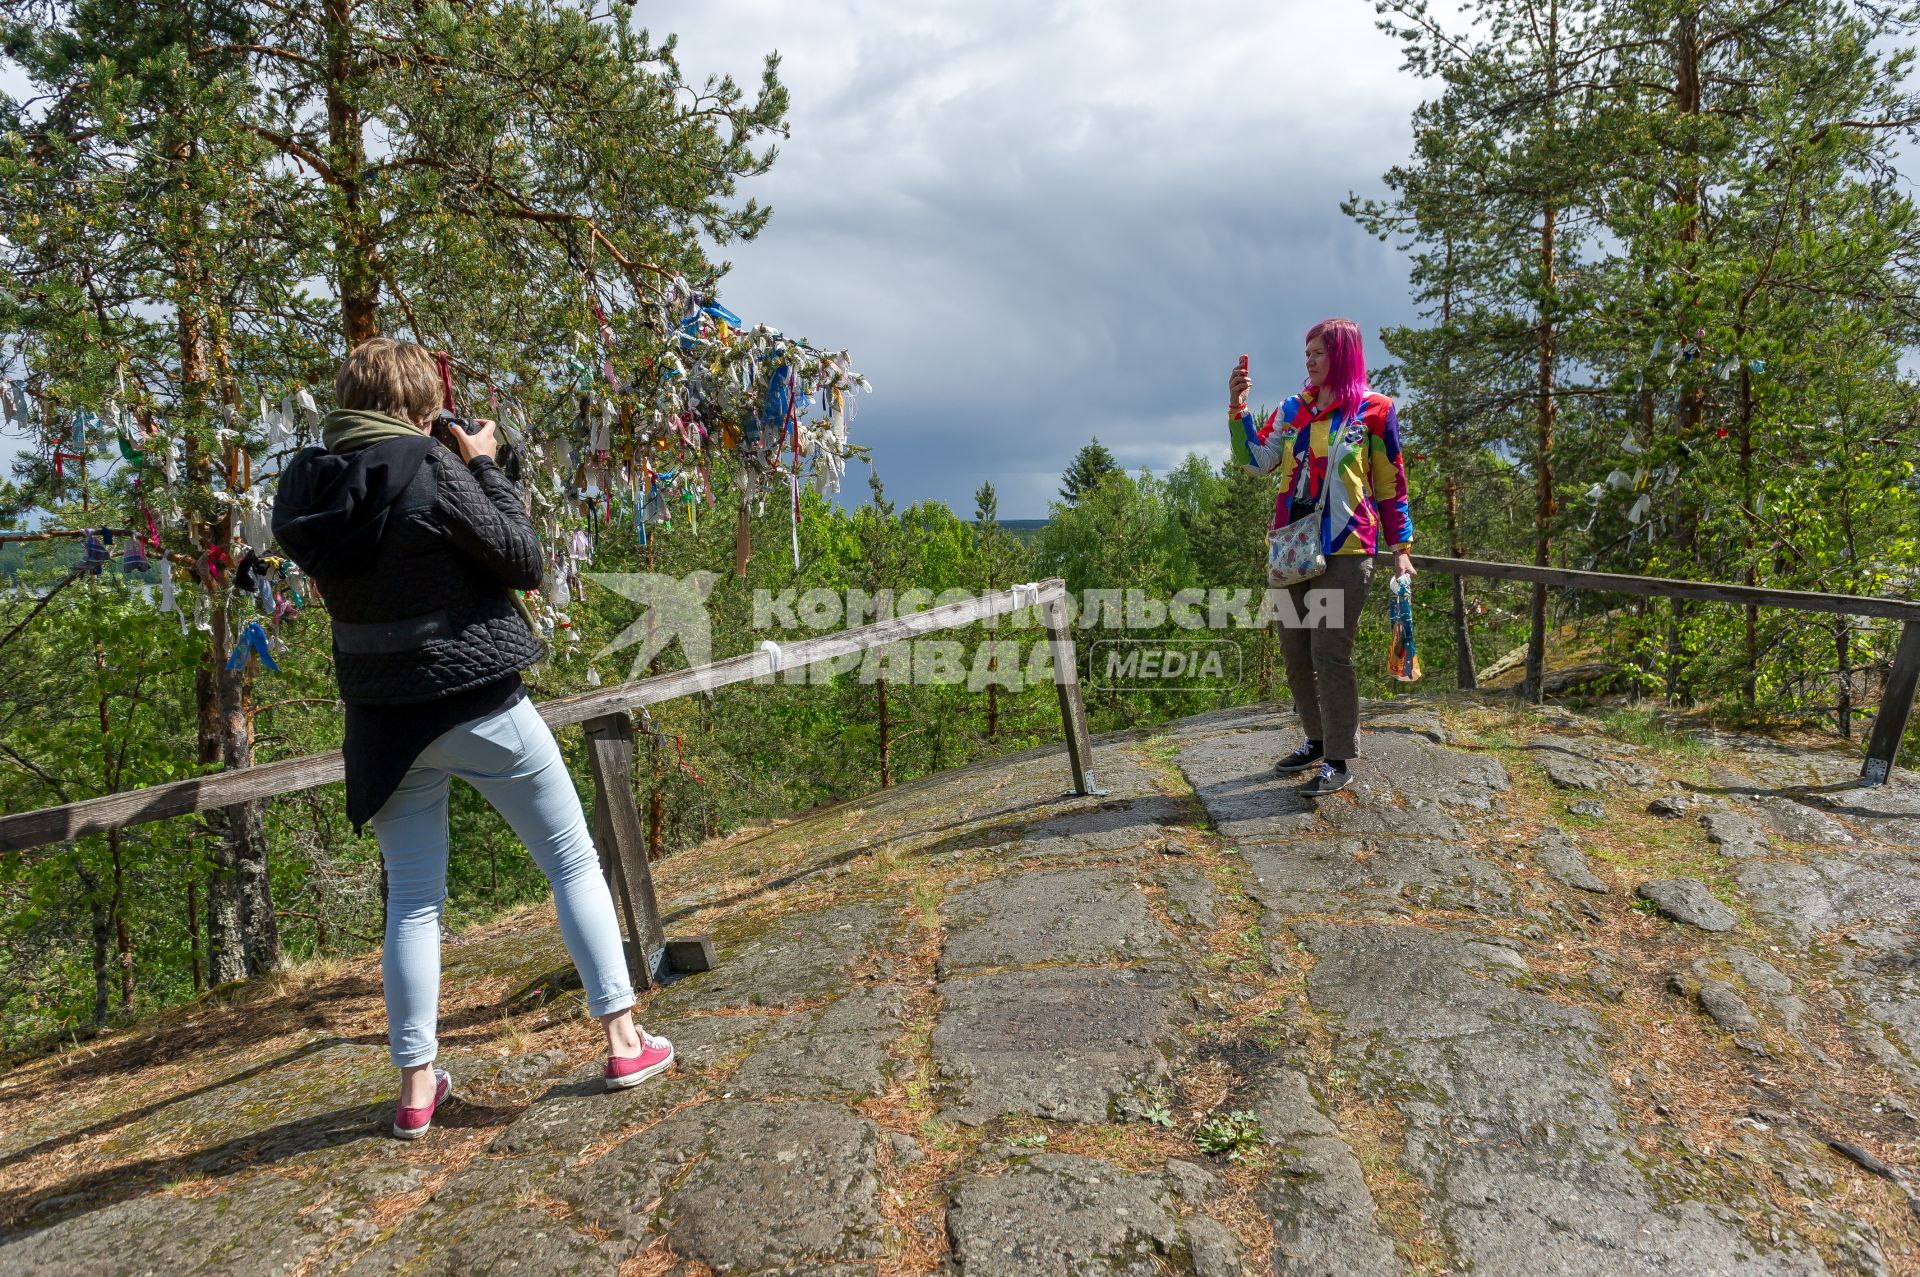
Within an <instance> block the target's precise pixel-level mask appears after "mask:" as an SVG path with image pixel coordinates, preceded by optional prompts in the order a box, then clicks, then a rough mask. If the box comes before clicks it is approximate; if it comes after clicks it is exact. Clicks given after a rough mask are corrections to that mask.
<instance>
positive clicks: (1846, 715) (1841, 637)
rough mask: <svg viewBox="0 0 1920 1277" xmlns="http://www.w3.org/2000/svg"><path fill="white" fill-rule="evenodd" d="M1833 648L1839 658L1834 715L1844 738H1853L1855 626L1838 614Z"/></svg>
mask: <svg viewBox="0 0 1920 1277" xmlns="http://www.w3.org/2000/svg"><path fill="white" fill-rule="evenodd" d="M1833 650H1834V655H1835V656H1837V657H1838V658H1839V669H1838V670H1837V671H1835V672H1836V674H1837V675H1838V677H1839V684H1840V687H1839V691H1840V696H1839V699H1838V700H1836V701H1835V702H1834V707H1833V716H1834V720H1835V724H1836V725H1837V726H1838V727H1839V729H1840V737H1841V739H1842V740H1852V739H1853V626H1852V625H1851V624H1849V622H1848V618H1847V617H1844V616H1837V617H1835V618H1834V620H1833Z"/></svg>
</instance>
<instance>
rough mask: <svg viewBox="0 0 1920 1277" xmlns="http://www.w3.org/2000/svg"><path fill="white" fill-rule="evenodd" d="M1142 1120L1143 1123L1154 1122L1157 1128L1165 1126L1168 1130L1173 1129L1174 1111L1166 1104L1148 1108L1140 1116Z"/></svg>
mask: <svg viewBox="0 0 1920 1277" xmlns="http://www.w3.org/2000/svg"><path fill="white" fill-rule="evenodd" d="M1140 1120H1141V1121H1143V1122H1152V1123H1153V1124H1154V1125H1155V1126H1164V1127H1166V1128H1167V1129H1168V1130H1172V1129H1173V1111H1172V1110H1171V1109H1169V1108H1168V1107H1167V1106H1166V1105H1164V1104H1154V1105H1150V1106H1148V1107H1147V1109H1146V1110H1145V1111H1143V1112H1142V1113H1141V1114H1140Z"/></svg>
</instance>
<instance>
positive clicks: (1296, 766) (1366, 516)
mask: <svg viewBox="0 0 1920 1277" xmlns="http://www.w3.org/2000/svg"><path fill="white" fill-rule="evenodd" d="M1306 359H1307V380H1306V384H1304V385H1303V386H1301V388H1300V391H1299V393H1298V394H1295V395H1293V396H1291V397H1290V398H1288V400H1287V401H1286V402H1285V403H1284V404H1281V405H1280V407H1279V409H1278V410H1277V411H1275V412H1273V413H1271V414H1269V415H1268V416H1267V418H1266V420H1265V421H1264V423H1262V422H1259V421H1258V420H1257V419H1256V417H1255V415H1254V414H1253V413H1252V412H1250V411H1249V410H1248V408H1247V392H1248V391H1250V390H1251V389H1252V388H1253V379H1252V376H1251V375H1250V374H1249V373H1248V371H1247V366H1246V360H1245V359H1242V360H1241V361H1240V366H1239V367H1238V368H1236V369H1234V371H1233V375H1232V377H1231V378H1230V379H1229V380H1228V382H1227V414H1228V430H1229V433H1230V436H1231V439H1232V443H1233V455H1234V459H1235V460H1236V461H1237V462H1239V463H1240V464H1241V465H1244V466H1246V467H1247V468H1248V469H1249V470H1250V471H1252V472H1253V473H1254V474H1272V473H1274V472H1276V471H1278V472H1279V474H1280V475H1281V478H1282V482H1281V485H1280V495H1279V498H1278V499H1277V500H1276V501H1275V503H1274V509H1273V521H1272V523H1271V524H1270V525H1269V531H1272V530H1273V529H1278V528H1284V527H1286V526H1287V525H1288V524H1289V523H1291V522H1292V521H1293V520H1294V519H1295V518H1299V517H1301V516H1304V515H1309V514H1311V513H1312V512H1313V510H1314V509H1315V508H1316V507H1318V509H1319V512H1320V548H1321V551H1322V552H1323V553H1324V554H1325V555H1326V570H1325V571H1324V572H1323V573H1322V574H1321V575H1319V576H1315V577H1311V578H1309V579H1307V580H1304V581H1299V582H1296V583H1295V584H1292V585H1289V586H1287V587H1286V589H1287V592H1288V594H1289V595H1290V596H1291V597H1292V602H1293V608H1292V613H1293V617H1294V618H1295V619H1297V618H1300V617H1304V616H1308V615H1313V613H1311V612H1309V611H1308V610H1307V608H1306V595H1307V593H1308V591H1311V590H1332V591H1336V592H1337V593H1336V596H1335V597H1334V599H1332V600H1331V602H1332V604H1333V606H1332V607H1331V608H1330V609H1329V610H1328V613H1327V616H1326V620H1325V621H1323V622H1322V623H1320V624H1316V625H1314V626H1312V627H1306V626H1302V625H1290V624H1284V623H1283V624H1282V625H1281V626H1280V654H1281V658H1282V659H1283V660H1284V661H1285V662H1286V666H1287V686H1288V688H1289V689H1290V690H1291V691H1292V693H1293V706H1294V711H1295V712H1296V713H1297V714H1299V716H1300V726H1301V727H1302V728H1303V729H1304V730H1305V732H1306V740H1305V741H1303V742H1302V743H1301V745H1300V747H1299V748H1298V749H1296V750H1294V751H1293V752H1292V753H1291V754H1288V755H1287V756H1286V757H1285V758H1283V759H1281V760H1280V761H1279V762H1277V763H1275V764H1274V770H1275V771H1277V772H1280V773H1282V774H1292V773H1294V772H1303V771H1307V770H1309V769H1311V768H1313V767H1315V766H1316V765H1318V768H1319V772H1318V774H1317V775H1316V776H1314V778H1313V779H1312V780H1311V781H1309V782H1308V784H1307V787H1306V792H1307V793H1309V794H1311V795H1314V796H1316V797H1317V796H1319V795H1321V794H1330V793H1333V792H1334V791H1335V790H1339V789H1344V788H1346V786H1347V784H1348V783H1349V782H1350V781H1351V779H1352V776H1351V774H1350V773H1349V772H1348V770H1347V764H1348V762H1350V761H1351V760H1352V759H1353V757H1354V754H1355V752H1356V744H1355V736H1356V735H1357V733H1358V731H1359V726H1360V688H1359V684H1358V682H1357V681H1356V680H1355V678H1354V672H1353V636H1354V632H1355V630H1356V629H1358V627H1359V624H1360V610H1361V608H1362V607H1363V606H1364V605H1365V604H1366V600H1367V586H1368V584H1369V583H1370V582H1371V581H1372V579H1373V556H1374V553H1375V552H1376V550H1378V549H1380V548H1383V547H1384V548H1387V549H1391V550H1392V551H1393V567H1394V572H1395V573H1396V574H1397V575H1401V576H1408V577H1411V576H1412V575H1413V574H1414V567H1413V560H1412V557H1411V554H1410V551H1411V548H1412V544H1413V520H1412V519H1411V517H1409V515H1408V513H1407V471H1406V466H1405V465H1404V464H1403V462H1402V461H1401V458H1400V421H1399V418H1398V416H1397V415H1396V414H1395V412H1394V406H1393V400H1391V399H1389V398H1387V397H1386V396H1385V395H1379V394H1375V393H1373V392H1372V391H1371V390H1369V389H1367V361H1366V356H1365V354H1364V352H1363V351H1362V349H1361V343H1360V329H1359V326H1358V325H1356V324H1354V323H1353V322H1352V321H1351V320H1346V319H1328V320H1323V321H1322V322H1320V323H1318V324H1315V325H1314V326H1313V327H1312V328H1311V329H1310V330H1309V331H1308V332H1307V349H1306ZM1330 462H1331V463H1330Z"/></svg>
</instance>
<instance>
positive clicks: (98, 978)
mask: <svg viewBox="0 0 1920 1277" xmlns="http://www.w3.org/2000/svg"><path fill="white" fill-rule="evenodd" d="M78 872H79V874H80V889H81V891H83V892H84V893H85V894H86V897H87V910H88V912H89V913H90V914H91V916H92V919H93V929H92V935H93V1025H94V1027H95V1028H100V1027H102V1026H104V1025H105V1024H106V1022H107V1018H108V1017H109V1016H111V1015H112V1014H113V982H112V979H111V976H110V968H109V966H108V963H109V961H110V959H109V958H108V956H107V949H108V945H109V944H110V943H111V941H110V940H109V939H108V937H109V936H110V935H111V934H112V932H113V927H112V925H111V923H110V921H109V919H108V917H107V906H106V902H105V901H104V900H102V899H101V896H102V895H103V894H104V893H103V892H102V891H101V889H100V880H99V879H98V878H96V877H94V875H93V874H92V872H90V871H89V870H86V869H81V870H79V871H78Z"/></svg>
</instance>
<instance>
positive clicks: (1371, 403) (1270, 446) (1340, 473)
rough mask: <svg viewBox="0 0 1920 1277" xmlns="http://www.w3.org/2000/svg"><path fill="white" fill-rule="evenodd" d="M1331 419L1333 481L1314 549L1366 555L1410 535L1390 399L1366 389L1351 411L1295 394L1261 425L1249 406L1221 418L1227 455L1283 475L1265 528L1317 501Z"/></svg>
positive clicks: (1252, 467) (1404, 476) (1282, 522)
mask: <svg viewBox="0 0 1920 1277" xmlns="http://www.w3.org/2000/svg"><path fill="white" fill-rule="evenodd" d="M1336 418H1338V422H1337V425H1338V429H1337V432H1336V438H1337V441H1338V442H1337V446H1336V448H1335V465H1334V472H1333V487H1332V488H1331V489H1330V490H1329V491H1328V493H1327V504H1326V508H1325V509H1324V510H1323V511H1322V512H1321V518H1320V541H1321V548H1322V549H1323V550H1325V552H1326V553H1328V554H1372V553H1374V552H1375V551H1376V550H1378V549H1385V548H1387V547H1390V546H1394V545H1398V544H1399V543H1400V542H1402V541H1412V540H1413V518H1412V516H1411V515H1409V514H1408V513H1407V469H1406V465H1405V463H1404V462H1402V460H1401V458H1400V418H1399V416H1398V414H1396V413H1395V411H1394V407H1393V400H1391V399H1389V398H1387V396H1385V395H1376V394H1373V393H1372V392H1371V391H1370V392H1368V394H1367V396H1366V398H1364V399H1363V400H1361V406H1360V410H1359V411H1358V412H1357V413H1353V414H1347V413H1338V412H1336V411H1335V410H1334V409H1331V408H1328V409H1324V410H1322V409H1316V408H1314V407H1312V406H1310V405H1309V404H1307V403H1306V402H1304V401H1303V400H1302V399H1301V397H1300V396H1299V395H1294V396H1293V397H1292V398H1290V399H1288V400H1287V401H1286V402H1285V403H1283V404H1281V405H1280V407H1279V409H1278V410H1276V411H1274V412H1272V413H1270V414H1268V416H1267V419H1266V421H1265V423H1264V424H1256V421H1257V418H1256V417H1255V416H1254V414H1253V413H1252V412H1251V411H1247V412H1242V413H1240V414H1239V415H1237V416H1235V415H1231V414H1230V415H1229V416H1228V418H1227V429H1228V433H1229V435H1230V436H1231V439H1232V442H1233V458H1234V460H1235V461H1236V462H1237V463H1239V464H1240V465H1243V466H1245V467H1247V469H1249V470H1250V471H1252V472H1253V473H1254V474H1272V473H1273V472H1274V471H1275V470H1278V471H1280V473H1281V474H1282V475H1283V476H1285V480H1286V481H1285V482H1284V483H1282V484H1281V485H1280V496H1279V498H1278V499H1277V500H1276V501H1275V502H1274V506H1273V522H1272V524H1271V525H1269V526H1270V527H1275V528H1278V527H1282V526H1284V525H1285V524H1287V523H1289V522H1291V520H1292V518H1293V515H1292V512H1291V511H1292V507H1293V504H1294V502H1295V501H1296V500H1297V501H1298V502H1299V507H1300V509H1301V510H1302V511H1303V512H1304V511H1306V510H1309V509H1311V508H1312V506H1313V503H1314V502H1315V501H1317V500H1319V498H1320V485H1321V484H1323V483H1325V482H1326V481H1327V432H1328V427H1329V425H1332V424H1336V422H1335V419H1336ZM1303 460H1304V461H1306V463H1307V465H1306V473H1305V475H1304V477H1303V476H1302V474H1301V462H1302V461H1303ZM1296 494H1297V496H1296Z"/></svg>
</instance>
